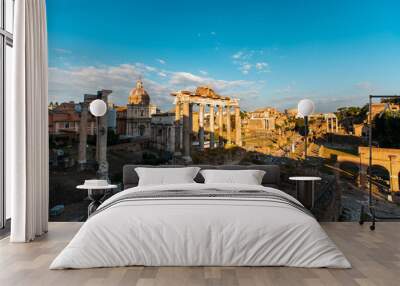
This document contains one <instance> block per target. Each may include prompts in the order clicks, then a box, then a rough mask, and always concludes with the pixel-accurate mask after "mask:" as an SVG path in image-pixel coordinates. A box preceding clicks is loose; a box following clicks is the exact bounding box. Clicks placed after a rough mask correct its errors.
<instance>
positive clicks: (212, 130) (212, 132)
mask: <svg viewBox="0 0 400 286" xmlns="http://www.w3.org/2000/svg"><path fill="white" fill-rule="evenodd" d="M214 120H215V114H214V105H210V149H212V148H214V147H215V126H214Z"/></svg>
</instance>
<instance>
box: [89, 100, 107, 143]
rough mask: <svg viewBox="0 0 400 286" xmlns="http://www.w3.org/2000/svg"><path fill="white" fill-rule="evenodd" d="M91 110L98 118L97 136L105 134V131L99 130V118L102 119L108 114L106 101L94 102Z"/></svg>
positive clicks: (90, 106)
mask: <svg viewBox="0 0 400 286" xmlns="http://www.w3.org/2000/svg"><path fill="white" fill-rule="evenodd" d="M89 110H90V113H91V114H92V115H93V116H94V117H96V124H97V135H99V134H104V132H105V130H104V129H102V130H99V127H100V126H99V119H98V118H99V117H102V116H104V115H105V114H106V112H107V104H106V103H105V102H104V100H101V99H96V100H93V101H92V102H91V103H90V105H89Z"/></svg>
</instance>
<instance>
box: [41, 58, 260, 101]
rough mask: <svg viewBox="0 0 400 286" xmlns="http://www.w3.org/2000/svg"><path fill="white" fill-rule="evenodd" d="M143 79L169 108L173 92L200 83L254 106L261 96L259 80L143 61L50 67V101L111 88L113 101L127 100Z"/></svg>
mask: <svg viewBox="0 0 400 286" xmlns="http://www.w3.org/2000/svg"><path fill="white" fill-rule="evenodd" d="M139 78H142V80H143V82H144V86H145V88H146V90H147V91H148V92H149V94H150V97H151V101H152V102H153V103H155V104H156V105H158V106H160V107H161V108H162V109H169V108H170V105H171V104H172V101H173V98H172V96H170V93H171V92H172V91H177V90H181V89H189V90H194V89H195V88H196V87H197V86H199V85H208V86H211V87H212V88H214V89H215V90H216V91H217V92H218V93H220V94H221V95H227V96H228V95H230V96H232V97H240V98H241V99H243V102H241V105H243V106H246V105H251V104H253V102H252V100H253V99H254V97H255V96H257V95H260V92H259V90H261V89H260V88H259V86H260V83H258V82H253V81H246V80H224V79H216V78H212V77H209V76H207V75H203V74H199V75H196V74H192V73H190V72H185V71H179V72H176V71H166V70H159V69H157V68H155V67H152V66H148V65H146V64H143V63H134V64H121V65H116V66H106V65H104V66H84V67H78V66H75V67H63V68H61V67H50V68H49V100H50V101H58V102H65V101H75V102H81V101H82V100H83V95H84V94H85V93H89V94H93V93H96V92H97V90H101V89H111V90H112V91H113V93H112V94H111V96H110V100H111V101H112V102H114V103H116V104H120V105H124V104H126V103H127V99H128V95H129V91H130V90H131V89H132V88H133V87H134V86H135V82H136V80H137V79H139Z"/></svg>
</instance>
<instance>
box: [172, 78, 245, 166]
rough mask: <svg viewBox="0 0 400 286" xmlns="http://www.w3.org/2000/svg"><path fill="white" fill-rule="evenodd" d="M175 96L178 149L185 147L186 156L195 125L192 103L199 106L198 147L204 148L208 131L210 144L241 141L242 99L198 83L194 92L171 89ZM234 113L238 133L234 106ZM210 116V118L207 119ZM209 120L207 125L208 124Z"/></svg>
mask: <svg viewBox="0 0 400 286" xmlns="http://www.w3.org/2000/svg"><path fill="white" fill-rule="evenodd" d="M171 95H172V96H174V97H175V102H174V104H175V130H176V131H175V136H176V138H175V153H176V154H178V153H180V150H182V153H181V154H182V155H183V158H184V159H185V160H187V161H191V157H190V149H191V146H192V142H191V141H192V139H191V132H192V126H193V107H194V106H198V108H199V112H198V114H199V116H198V121H199V122H198V124H199V132H198V133H199V134H198V137H199V148H200V150H203V149H204V143H205V132H206V131H208V135H209V148H211V149H212V148H215V146H216V142H215V141H216V131H217V130H218V131H217V135H218V136H217V140H218V146H219V147H222V146H224V144H232V143H235V144H236V145H238V146H241V145H242V131H241V117H240V107H239V100H238V99H233V98H230V97H224V96H221V95H218V94H217V93H216V92H215V91H214V90H213V89H211V88H210V87H204V86H202V87H198V88H197V89H196V90H195V91H194V92H191V91H185V90H181V91H178V92H173V93H171ZM231 109H233V114H234V118H235V121H234V125H235V134H234V136H232V126H231V125H232V122H231V117H232V110H231ZM205 119H207V120H205ZM206 124H207V125H208V126H206Z"/></svg>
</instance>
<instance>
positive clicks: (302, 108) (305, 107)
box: [297, 99, 315, 160]
mask: <svg viewBox="0 0 400 286" xmlns="http://www.w3.org/2000/svg"><path fill="white" fill-rule="evenodd" d="M314 109H315V106H314V102H312V101H311V100H309V99H302V100H300V101H299V104H298V105H297V112H298V115H299V116H300V117H303V118H304V137H305V138H304V159H305V160H306V159H307V135H308V116H309V115H311V114H312V113H313V112H314Z"/></svg>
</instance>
